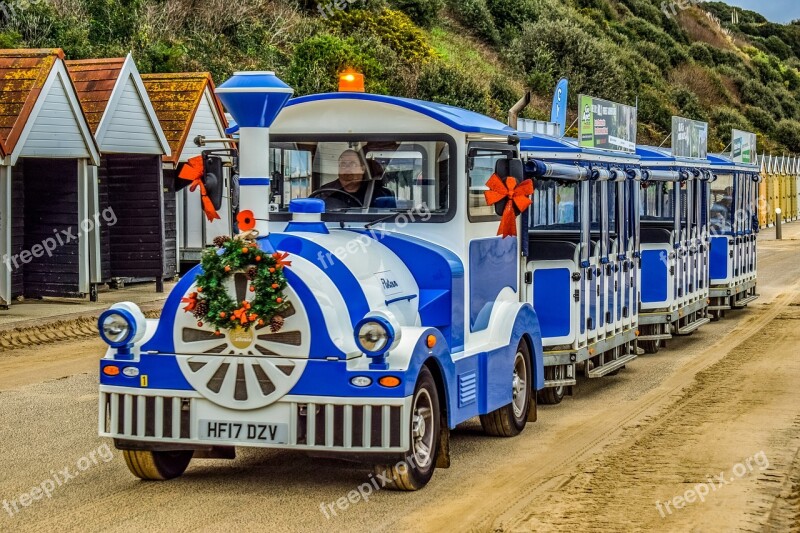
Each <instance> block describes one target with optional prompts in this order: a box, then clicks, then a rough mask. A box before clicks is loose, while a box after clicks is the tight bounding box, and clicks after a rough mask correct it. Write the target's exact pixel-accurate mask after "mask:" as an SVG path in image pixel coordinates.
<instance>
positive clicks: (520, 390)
mask: <svg viewBox="0 0 800 533" xmlns="http://www.w3.org/2000/svg"><path fill="white" fill-rule="evenodd" d="M531 374H532V370H531V353H530V350H529V349H528V344H527V343H526V342H525V341H524V340H523V341H520V343H519V346H517V351H516V353H515V354H514V370H513V373H512V377H511V403H509V404H508V405H504V406H503V407H500V408H499V409H495V410H494V411H492V412H491V413H489V414H486V415H481V417H480V418H481V426H483V430H484V431H485V432H486V433H488V434H489V435H492V436H493V437H514V436H516V435H519V434H520V433H521V432H522V430H523V429H525V424H527V423H528V413H529V412H530V409H531V393H532V391H533V389H532V383H533V380H532V379H531Z"/></svg>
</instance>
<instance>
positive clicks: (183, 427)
mask: <svg viewBox="0 0 800 533" xmlns="http://www.w3.org/2000/svg"><path fill="white" fill-rule="evenodd" d="M195 401H196V400H195V398H183V397H180V396H156V395H144V394H123V393H117V392H101V393H100V420H99V422H100V434H101V435H103V436H108V437H118V438H125V437H134V438H145V437H152V438H155V439H191V438H193V437H194V435H193V434H192V431H193V428H192V425H191V421H192V413H193V411H194V407H195V404H194V402H195Z"/></svg>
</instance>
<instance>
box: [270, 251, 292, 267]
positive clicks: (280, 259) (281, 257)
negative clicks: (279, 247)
mask: <svg viewBox="0 0 800 533" xmlns="http://www.w3.org/2000/svg"><path fill="white" fill-rule="evenodd" d="M272 257H274V258H275V266H277V267H290V266H292V262H291V261H287V260H286V258H287V257H289V254H288V253H287V252H275V253H274V254H272Z"/></svg>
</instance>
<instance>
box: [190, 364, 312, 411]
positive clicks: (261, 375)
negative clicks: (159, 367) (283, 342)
mask: <svg viewBox="0 0 800 533" xmlns="http://www.w3.org/2000/svg"><path fill="white" fill-rule="evenodd" d="M178 364H179V366H180V367H181V370H182V371H183V374H184V376H185V377H186V380H187V381H188V382H189V383H190V384H191V385H192V387H194V389H195V390H196V391H197V392H199V393H200V394H202V395H203V396H204V397H206V398H208V399H209V400H211V401H213V402H214V403H216V404H218V405H221V406H223V407H228V408H231V409H258V408H260V407H265V406H267V405H269V404H271V403H273V402H275V401H277V400H279V399H280V398H282V397H283V396H284V395H285V394H287V393H288V392H289V391H290V390H291V389H292V387H294V385H295V384H296V383H297V382H298V381H299V379H300V376H301V375H302V373H303V370H304V369H305V366H306V360H302V359H301V360H281V359H268V358H266V357H238V356H228V357H225V356H214V355H196V356H178Z"/></svg>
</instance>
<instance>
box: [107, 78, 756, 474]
mask: <svg viewBox="0 0 800 533" xmlns="http://www.w3.org/2000/svg"><path fill="white" fill-rule="evenodd" d="M218 93H219V95H220V98H221V99H222V100H223V103H224V104H225V106H226V108H227V109H228V111H230V112H231V114H232V115H233V118H234V120H235V121H236V122H237V124H238V125H239V141H238V155H239V175H240V178H239V183H240V186H241V194H240V198H241V200H240V209H241V210H242V211H244V212H247V211H252V213H253V218H254V219H255V220H256V226H255V228H256V230H257V231H258V234H259V236H258V240H257V247H258V249H259V250H260V251H263V252H264V253H265V254H266V253H273V252H274V253H278V252H280V253H287V254H288V257H289V259H290V260H291V266H288V267H286V268H285V269H284V272H285V277H286V280H287V283H288V285H287V287H286V289H285V295H286V299H287V308H286V310H284V312H283V321H282V324H281V325H280V327H277V328H272V327H270V326H269V325H266V324H265V325H259V326H254V327H251V328H249V329H244V328H235V329H230V330H222V331H219V332H217V331H215V328H214V327H213V326H209V325H207V324H205V325H204V324H202V323H199V322H198V320H197V319H196V318H195V317H193V315H192V314H191V313H187V312H186V311H185V310H184V308H183V302H184V301H185V300H192V299H193V297H194V296H193V295H194V294H195V293H197V292H198V290H199V288H198V287H197V284H196V276H197V275H198V274H200V273H201V270H200V267H197V268H196V269H195V270H193V271H191V272H189V273H188V274H187V275H186V276H185V277H184V278H183V279H182V280H181V281H180V282H179V283H178V284H177V286H176V287H175V288H174V289H173V291H172V293H171V294H170V296H169V298H168V299H167V301H166V303H165V305H164V309H163V312H162V314H161V318H160V319H158V320H146V319H145V318H144V316H143V314H142V313H141V311H140V310H139V309H138V307H136V306H135V305H134V304H130V303H124V304H118V305H115V306H113V307H112V308H111V309H109V310H108V311H106V312H105V313H103V315H101V317H100V321H99V328H100V332H101V336H102V337H103V339H104V340H105V341H106V342H107V343H108V344H109V347H110V348H109V350H108V351H107V353H106V355H105V357H104V358H103V359H102V360H101V362H100V409H99V433H100V435H101V436H104V437H110V438H113V439H114V442H115V445H116V447H117V448H118V449H120V450H122V451H123V454H124V457H125V460H126V463H127V465H128V467H129V469H130V471H131V472H132V473H133V474H134V475H136V476H138V477H139V478H142V479H147V480H164V479H170V478H174V477H177V476H180V475H181V474H182V473H183V472H184V471H185V469H186V468H187V466H188V465H189V463H190V461H191V460H192V459H193V458H232V457H234V456H235V449H236V447H239V446H249V447H263V448H280V449H294V450H300V451H304V452H306V453H308V454H310V455H320V456H337V457H343V458H349V459H354V460H358V461H362V462H366V463H370V464H372V465H375V469H376V471H377V472H378V473H380V474H382V475H384V476H386V478H388V479H390V480H391V482H390V483H389V487H390V488H394V489H398V490H416V489H419V488H421V487H423V486H424V485H425V484H426V483H427V482H428V481H429V480H430V479H431V476H432V475H433V472H434V469H435V468H436V467H437V466H438V467H448V466H449V465H450V449H449V431H450V430H451V429H453V428H455V427H456V425H458V424H460V423H462V422H464V421H466V420H468V419H470V418H473V417H476V416H478V417H480V421H481V424H482V426H483V428H484V430H485V431H486V433H488V434H489V435H493V436H500V437H512V436H515V435H517V434H519V433H520V432H521V431H522V430H523V429H524V428H525V426H526V423H527V422H529V421H534V420H535V419H536V406H537V399H539V400H541V401H543V402H546V403H558V402H559V401H561V399H562V398H563V396H564V395H565V394H566V393H569V392H570V391H571V389H572V387H574V386H575V384H576V381H577V380H576V374H577V373H578V372H580V371H582V372H584V373H585V375H586V376H588V377H590V378H594V377H600V376H603V375H610V374H615V373H617V372H618V371H620V370H621V369H622V368H623V367H624V366H625V365H627V364H629V363H630V362H632V361H633V359H634V358H635V357H636V356H637V354H638V353H640V352H641V350H640V349H639V348H638V347H637V339H636V338H637V335H638V333H639V328H640V327H641V324H640V317H641V316H643V315H642V309H641V306H642V305H643V302H642V303H640V300H641V293H642V292H643V290H644V288H642V289H641V290H640V287H642V284H643V282H644V281H646V280H649V279H650V278H649V276H650V274H648V275H647V276H643V274H642V273H641V268H642V265H643V257H642V255H641V253H640V250H642V249H644V250H649V249H650V248H648V247H647V246H645V244H644V239H643V237H644V236H645V235H644V232H643V234H642V238H640V234H639V228H640V214H641V213H644V214H645V216H649V214H650V213H651V211H650V210H649V208H648V209H644V208H643V207H640V206H642V194H643V192H644V193H645V194H647V192H648V191H650V189H651V187H652V188H654V190H656V189H657V191H656V192H657V196H658V198H657V199H656V200H655V201H663V202H667V200H666V199H665V197H670V196H669V194H668V193H667V194H666V195H665V194H664V193H663V191H664V190H665V189H664V188H665V187H666V190H667V191H668V192H669V191H670V190H680V191H681V194H679V193H674V195H673V196H674V200H672V201H673V202H675V204H673V205H677V202H686V203H687V205H689V202H693V203H692V205H695V204H697V202H698V201H699V199H700V198H706V200H707V201H709V202H710V201H712V199H713V198H712V196H713V195H714V191H715V189H713V188H711V189H708V188H707V184H708V180H705V179H704V178H705V177H707V176H706V174H704V173H703V172H704V169H698V170H699V171H700V174H699V175H695V173H694V171H693V169H691V168H689V169H688V170H687V172H688V174H689V175H691V176H692V178H691V179H690V178H688V177H687V179H686V180H685V181H686V182H690V183H691V184H692V185H691V189H689V190H691V191H693V192H691V194H692V195H695V196H691V197H689V193H688V192H687V194H686V195H684V194H682V191H683V190H684V188H683V187H682V185H681V184H682V183H683V182H681V181H680V180H672V179H670V178H671V176H672V175H671V174H669V173H670V172H673V170H671V164H667V165H666V167H669V168H665V169H664V170H660V169H657V168H652V169H647V170H646V171H644V172H643V171H642V166H641V162H640V156H638V155H636V154H631V155H624V154H619V153H610V152H605V151H602V150H587V149H581V148H578V147H577V146H576V145H574V144H573V143H572V142H570V141H566V140H561V139H555V138H552V137H545V136H534V135H529V134H523V133H519V132H517V131H516V130H514V129H512V128H510V127H508V126H506V125H504V124H501V123H499V122H497V121H495V120H493V119H490V118H487V117H485V116H482V115H478V114H476V113H473V112H470V111H465V110H463V109H458V108H454V107H450V106H445V105H440V104H434V103H430V102H422V101H416V100H409V99H403V98H393V97H388V96H379V95H371V94H364V93H355V92H350V93H335V94H322V95H313V96H306V97H301V98H295V99H292V100H288V98H289V96H290V94H291V89H290V88H289V87H287V86H286V85H285V84H283V82H281V81H280V80H278V79H277V78H276V77H275V76H274V74H272V73H237V74H236V75H234V76H233V77H232V78H231V79H230V80H228V81H227V82H226V83H224V84H223V85H222V86H220V87H219V89H218ZM268 147H271V150H268V149H267V148H268ZM271 157H278V158H280V160H281V161H284V162H290V163H288V166H287V165H280V166H279V167H280V168H278V170H277V173H275V172H276V167H275V166H273V163H272V162H271V160H270V158H271ZM662 166H663V165H662ZM673 166H674V165H673ZM290 167H291V168H290ZM358 168H360V169H361V170H359V172H361V171H363V175H361V176H358V178H359V182H360V183H362V185H361V186H360V187H359V188H358V190H353V189H352V188H350V187H349V186H347V187H346V186H345V181H347V179H349V178H347V176H348V175H349V174H352V172H353V171H354V169H358ZM724 168H727V167H724ZM724 168H723V169H724ZM343 172H344V174H343ZM739 174H740V172H739V171H734V175H735V176H739ZM493 175H497V177H499V178H500V181H501V182H503V183H505V186H507V187H508V191H507V192H508V197H509V198H511V200H509V202H512V201H518V200H519V201H520V202H519V203H518V204H517V203H514V204H511V205H514V206H517V207H518V206H522V207H519V209H517V210H516V211H515V210H514V209H512V208H511V207H509V206H510V204H509V203H505V209H511V213H510V215H511V217H510V220H509V218H508V217H507V216H506V215H505V212H504V211H503V204H504V202H499V203H498V204H495V205H492V206H490V205H487V199H488V194H485V193H486V191H487V188H490V187H487V183H491V180H490V178H491V177H492V176H493ZM297 176H310V178H309V180H308V182H304V181H302V180H298V179H296V177H297ZM681 176H683V174H681ZM509 178H513V179H514V181H511V180H509ZM526 179H531V180H533V181H534V192H533V194H532V195H531V199H532V200H533V205H532V207H530V208H528V209H524V207H525V206H524V202H522V201H521V200H522V199H521V198H520V197H519V195H518V194H517V193H516V192H514V191H515V190H516V189H515V188H514V186H513V185H514V183H517V184H520V183H525V181H524V180H526ZM735 179H739V178H735ZM343 180H344V181H343ZM495 183H497V180H495ZM652 184H657V185H660V186H661V188H660V189H659V188H658V187H653V185H652ZM509 185H510V186H509ZM670 187H672V189H670ZM704 187H705V188H704ZM739 187H744V183H742V184H741V185H739ZM348 189H349V190H348ZM520 190H526V189H525V188H520ZM349 191H352V192H349ZM703 195H705V196H703ZM526 196H527V194H526ZM684 197H686V199H684ZM496 205H499V206H501V207H500V208H497V207H496ZM648 205H649V204H648ZM697 205H699V204H697ZM679 211H680V210H675V211H664V210H663V209H662V210H661V211H653V212H652V213H657V216H658V217H662V218H663V216H666V215H665V213H667V214H669V213H672V216H674V215H675V213H678V212H679ZM501 213H504V216H502V217H501ZM514 215H517V216H516V219H515V218H514ZM520 215H521V216H520ZM653 216H656V215H653ZM705 217H706V218H704V210H703V209H701V208H700V207H697V211H695V210H692V213H691V214H689V213H687V214H686V216H685V217H683V216H681V217H680V218H679V219H676V218H671V219H669V218H668V219H664V220H661V219H654V221H653V222H654V224H660V225H661V226H665V230H664V231H665V232H666V234H665V237H664V242H666V244H667V246H666V247H663V246H662V248H661V251H665V253H666V254H667V258H666V261H667V264H666V265H664V266H662V265H656V268H657V269H660V270H662V271H663V269H664V267H665V266H666V267H667V272H669V271H670V270H669V268H668V267H669V266H670V265H672V266H674V267H675V269H674V270H675V273H674V274H671V273H670V274H669V275H670V276H674V278H670V280H671V281H669V280H668V281H666V282H665V281H664V280H659V281H658V283H666V284H667V285H668V287H669V288H668V294H670V295H672V296H671V298H672V301H670V302H669V303H668V304H667V307H669V309H670V310H669V315H670V318H672V317H673V311H675V312H677V314H678V317H679V318H680V319H682V318H684V317H683V316H681V315H680V311H678V309H686V308H687V307H686V306H687V305H691V304H692V303H693V302H697V301H701V300H704V299H705V297H706V296H707V294H708V292H707V291H708V290H709V284H711V285H710V287H711V290H713V287H714V285H713V283H714V279H713V278H714V276H713V275H712V276H711V278H712V279H709V277H708V271H707V269H703V268H702V265H703V264H704V263H705V262H706V260H705V259H704V258H703V255H702V254H701V253H696V254H693V255H692V256H691V258H686V259H685V260H684V258H683V256H681V259H680V260H679V259H678V257H677V254H676V255H675V257H672V258H670V257H669V255H670V254H675V253H676V252H675V251H676V250H678V249H679V248H677V247H676V245H677V244H679V245H680V248H683V247H685V248H686V249H688V250H691V249H692V247H698V246H700V243H702V242H704V239H705V238H706V236H707V232H706V231H705V227H706V224H707V223H708V222H709V221H710V220H711V219H709V218H708V214H707V213H706V215H705ZM731 220H733V219H731ZM501 222H503V225H502V226H501ZM506 222H511V224H506ZM509 226H510V227H512V228H516V235H518V236H519V237H517V236H514V235H511V236H505V237H503V236H498V227H501V228H503V227H505V229H506V230H508V228H509ZM644 227H648V226H647V224H645V225H644ZM659 227H660V226H659ZM730 231H731V237H732V238H733V244H737V240H736V237H744V236H745V235H746V234H745V233H744V232H745V231H746V229H744V228H742V230H741V231H742V235H741V236H739V235H736V234H735V233H734V231H735V232H738V231H739V230H738V229H737V230H734V229H731V230H730ZM503 233H505V230H504V231H503ZM511 233H514V232H513V231H512V232H511ZM662 233H664V232H661V233H659V235H661V234H662ZM712 239H713V237H712ZM652 241H653V242H652V243H651V242H649V241H648V242H647V244H654V245H656V244H657V245H659V246H661V245H662V244H664V243H663V242H660V241H657V240H656V239H652ZM711 242H712V249H711V252H710V260H711V262H712V265H713V261H714V249H713V240H712V241H711ZM737 253H738V252H735V253H734V257H737V255H736V254H737ZM754 253H755V249H754V248H753V249H752V250H751V251H750V252H747V251H743V252H742V258H743V259H741V260H739V259H736V260H735V261H736V262H735V263H734V264H733V266H732V267H731V268H732V270H730V272H731V273H732V280H734V279H735V280H736V281H737V282H738V280H739V278H742V277H743V276H745V270H744V266H743V265H744V264H748V265H750V263H747V258H748V257H750V258H751V259H753V260H754V259H755V257H754ZM748 254H751V255H748ZM659 257H660V255H659ZM713 268H714V267H713V266H712V272H713ZM748 268H749V267H748ZM701 270H702V272H700V271H701ZM751 271H752V274H753V275H755V270H754V268H753V269H752V270H751ZM751 271H750V270H748V272H751ZM723 277H724V276H723ZM250 279H251V278H248V276H247V275H245V273H244V272H231V274H230V276H229V278H227V279H226V280H225V282H224V284H223V286H224V287H226V288H227V293H228V294H229V296H230V297H231V298H235V300H236V301H237V302H242V301H245V302H246V301H248V300H251V299H252V298H253V293H252V292H250V291H249V290H248V289H249V288H252V285H251V281H250ZM678 281H680V283H681V284H682V285H681V287H683V288H684V291H683V292H680V291H678V290H677V289H675V287H676V284H677V283H678ZM723 281H724V280H723ZM732 282H733V281H732ZM648 283H649V281H648ZM735 286H736V285H734V287H735ZM648 290H649V289H648ZM731 290H732V294H735V293H736V289H731ZM670 291H672V292H670ZM676 295H677V296H676ZM712 295H713V293H712ZM736 301H739V302H741V299H738V300H736ZM656 303H657V302H656ZM673 305H675V306H679V305H682V306H684V307H676V308H675V309H673ZM661 314H662V315H664V316H666V314H667V313H666V312H662V313H661ZM700 314H701V311H700V310H697V311H696V312H695V317H698V316H700ZM673 322H674V321H670V323H669V324H666V326H670V324H673ZM686 325H687V324H686V323H683V322H680V323H679V324H678V326H679V328H680V327H685V326H686ZM665 331H666V329H665Z"/></svg>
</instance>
